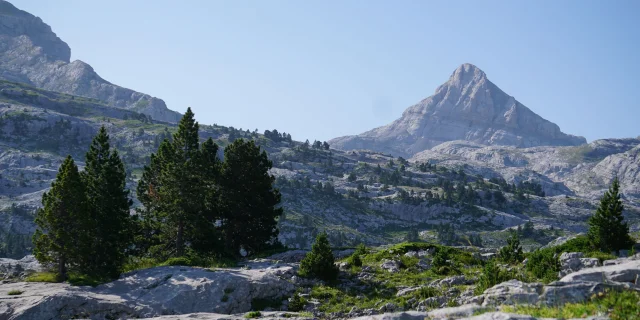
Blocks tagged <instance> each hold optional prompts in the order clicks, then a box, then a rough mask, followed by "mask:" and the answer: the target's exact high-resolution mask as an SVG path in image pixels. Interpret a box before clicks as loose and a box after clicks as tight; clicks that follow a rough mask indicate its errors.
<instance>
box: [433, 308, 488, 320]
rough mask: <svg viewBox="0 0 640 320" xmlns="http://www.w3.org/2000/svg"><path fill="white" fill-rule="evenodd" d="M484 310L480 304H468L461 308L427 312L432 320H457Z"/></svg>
mask: <svg viewBox="0 0 640 320" xmlns="http://www.w3.org/2000/svg"><path fill="white" fill-rule="evenodd" d="M482 309H484V308H483V307H481V306H480V305H478V304H466V305H462V306H459V307H451V308H442V309H436V310H431V311H429V312H427V316H428V317H429V318H431V319H434V320H437V319H452V318H453V319H457V318H462V317H469V316H472V315H473V314H474V313H475V312H476V311H478V310H482Z"/></svg>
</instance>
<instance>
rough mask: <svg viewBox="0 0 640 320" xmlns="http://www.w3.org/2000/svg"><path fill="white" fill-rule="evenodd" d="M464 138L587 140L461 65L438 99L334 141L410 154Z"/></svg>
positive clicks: (539, 142)
mask: <svg viewBox="0 0 640 320" xmlns="http://www.w3.org/2000/svg"><path fill="white" fill-rule="evenodd" d="M452 140H466V141H470V142H475V143H480V144H484V145H500V146H515V147H535V146H576V145H581V144H584V143H586V140H585V138H583V137H576V136H572V135H569V134H565V133H563V132H562V131H560V128H559V127H558V126H557V125H556V124H554V123H552V122H550V121H547V120H545V119H543V118H542V117H540V116H539V115H537V114H535V113H534V112H533V111H531V110H530V109H529V108H527V107H525V106H524V105H523V104H521V103H520V102H518V101H517V100H516V99H515V98H514V97H512V96H509V95H508V94H506V93H505V92H504V91H502V90H501V89H500V88H498V86H496V85H495V84H493V83H492V82H491V81H489V79H488V78H487V76H486V74H485V73H484V72H483V71H482V70H480V69H479V68H478V67H476V66H474V65H472V64H468V63H466V64H463V65H461V66H460V67H458V68H457V69H456V70H455V71H454V72H453V74H452V75H451V77H450V78H449V80H448V81H447V82H446V83H444V84H443V85H441V86H440V87H438V88H437V89H436V92H435V94H434V95H432V96H430V97H428V98H426V99H424V100H422V101H420V102H419V103H418V104H416V105H414V106H411V107H409V108H408V109H407V110H405V112H404V113H403V114H402V117H400V119H398V120H395V121H394V122H392V123H391V124H389V125H386V126H383V127H379V128H375V129H373V130H371V131H367V132H365V133H362V134H359V135H356V136H346V137H340V138H335V139H333V140H331V141H330V144H331V145H332V146H334V147H336V148H338V149H342V150H352V149H369V150H375V151H381V152H386V153H391V154H393V155H400V156H405V157H406V156H411V155H413V154H415V153H418V152H420V151H423V150H426V149H430V148H432V147H434V146H436V145H439V144H441V143H443V142H447V141H452Z"/></svg>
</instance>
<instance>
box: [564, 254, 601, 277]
mask: <svg viewBox="0 0 640 320" xmlns="http://www.w3.org/2000/svg"><path fill="white" fill-rule="evenodd" d="M583 257H584V254H583V253H582V252H564V253H562V254H561V255H560V259H559V261H560V272H559V274H558V276H559V277H560V278H562V277H564V276H566V275H568V274H570V273H573V272H578V271H580V270H582V269H585V268H595V267H598V266H600V265H601V264H600V260H598V259H596V258H583Z"/></svg>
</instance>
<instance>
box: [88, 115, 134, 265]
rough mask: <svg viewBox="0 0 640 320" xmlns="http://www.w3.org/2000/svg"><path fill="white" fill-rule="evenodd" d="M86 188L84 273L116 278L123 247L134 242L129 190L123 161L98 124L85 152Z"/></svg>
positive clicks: (105, 132)
mask: <svg viewBox="0 0 640 320" xmlns="http://www.w3.org/2000/svg"><path fill="white" fill-rule="evenodd" d="M81 176H82V180H83V183H84V185H85V188H86V193H87V200H88V210H87V218H88V219H89V221H90V224H91V226H90V229H89V230H87V232H88V234H89V235H90V237H91V241H90V242H89V243H86V244H83V246H82V247H83V248H84V249H85V250H86V251H85V252H86V255H85V256H84V257H83V258H84V259H85V260H86V261H85V262H84V263H83V265H82V269H83V271H84V272H85V273H87V274H91V275H93V276H98V277H108V278H115V277H117V276H118V275H119V274H120V271H121V269H122V266H123V265H124V263H125V259H126V255H125V253H126V250H127V248H129V247H130V246H131V244H132V242H133V233H132V229H131V228H132V219H131V216H130V215H129V207H130V206H131V204H132V201H131V199H129V190H128V189H127V188H126V172H125V168H124V163H123V162H122V159H120V156H119V155H118V152H117V151H116V150H113V149H111V147H110V145H109V135H108V134H107V130H106V129H105V127H101V128H100V130H99V131H98V134H97V135H96V136H95V137H94V139H93V141H92V143H91V146H90V147H89V152H87V154H86V166H85V170H84V172H82V174H81Z"/></svg>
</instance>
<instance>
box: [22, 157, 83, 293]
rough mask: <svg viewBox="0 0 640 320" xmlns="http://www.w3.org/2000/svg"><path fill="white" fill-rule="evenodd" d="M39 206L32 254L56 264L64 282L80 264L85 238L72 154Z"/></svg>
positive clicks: (79, 186) (78, 180)
mask: <svg viewBox="0 0 640 320" xmlns="http://www.w3.org/2000/svg"><path fill="white" fill-rule="evenodd" d="M42 205H43V208H41V209H39V210H38V212H37V213H36V219H35V222H36V232H35V234H34V235H33V244H34V250H33V253H34V255H35V257H36V259H38V261H39V262H40V263H42V264H46V265H55V266H56V267H57V271H58V276H59V280H61V281H64V280H66V279H67V274H68V270H69V268H70V267H72V268H73V267H76V266H78V265H79V264H81V263H82V256H83V252H82V251H81V248H82V244H83V243H86V242H87V239H88V237H87V233H86V229H87V219H86V210H87V198H86V194H85V188H84V184H83V183H82V179H81V178H80V173H79V172H78V167H77V166H76V164H75V163H74V161H73V158H71V156H67V158H66V159H65V160H64V162H63V163H62V165H61V166H60V170H59V171H58V176H57V177H56V180H55V181H54V182H53V183H52V184H51V189H50V190H49V191H48V192H45V193H44V195H43V196H42Z"/></svg>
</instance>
